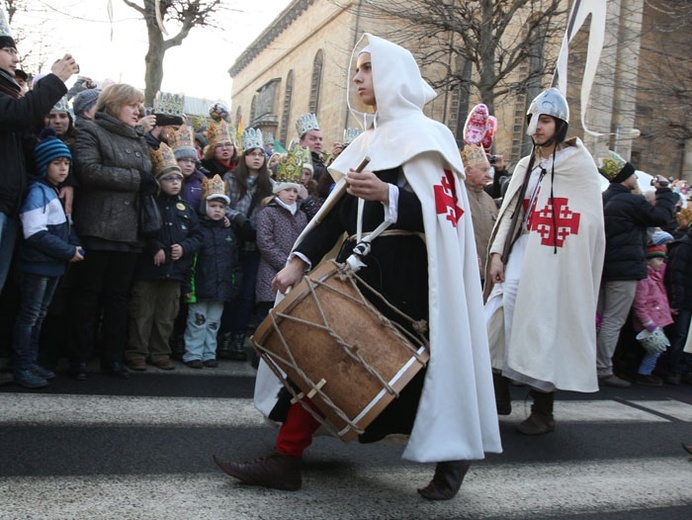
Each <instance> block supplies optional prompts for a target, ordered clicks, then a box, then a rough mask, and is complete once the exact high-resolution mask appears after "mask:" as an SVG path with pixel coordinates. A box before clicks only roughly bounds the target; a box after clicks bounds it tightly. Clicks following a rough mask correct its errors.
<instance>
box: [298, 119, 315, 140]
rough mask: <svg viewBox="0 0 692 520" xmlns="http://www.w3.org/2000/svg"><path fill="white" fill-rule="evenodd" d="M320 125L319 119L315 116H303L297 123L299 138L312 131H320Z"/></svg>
mask: <svg viewBox="0 0 692 520" xmlns="http://www.w3.org/2000/svg"><path fill="white" fill-rule="evenodd" d="M319 129H320V125H319V123H318V122H317V117H316V116H315V114H303V115H302V116H300V118H299V119H298V120H297V121H296V131H297V132H298V137H303V136H304V135H305V134H306V133H308V132H309V131H310V130H319Z"/></svg>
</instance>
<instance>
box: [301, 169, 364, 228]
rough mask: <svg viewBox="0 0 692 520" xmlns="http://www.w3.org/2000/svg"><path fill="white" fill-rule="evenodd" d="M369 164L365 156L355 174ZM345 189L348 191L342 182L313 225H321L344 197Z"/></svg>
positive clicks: (345, 183) (346, 185) (346, 184)
mask: <svg viewBox="0 0 692 520" xmlns="http://www.w3.org/2000/svg"><path fill="white" fill-rule="evenodd" d="M369 162H370V157H368V156H367V155H366V156H365V157H364V158H363V160H362V161H360V164H359V165H358V166H357V167H356V170H355V171H356V173H360V172H362V171H363V170H364V169H365V167H366V166H367V165H368V163H369ZM325 175H329V174H327V173H326V174H325ZM347 189H348V183H347V182H344V183H343V184H342V185H341V186H339V188H338V189H337V192H336V193H335V194H334V196H333V197H332V198H331V200H329V202H328V203H325V205H324V206H322V212H321V215H320V216H319V218H316V219H315V224H321V223H322V220H323V219H324V217H326V216H327V215H328V214H329V212H330V211H331V210H332V209H333V208H334V206H335V205H336V203H337V202H339V199H341V197H343V196H344V193H346V190H347Z"/></svg>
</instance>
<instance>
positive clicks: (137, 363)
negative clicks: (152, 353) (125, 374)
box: [125, 358, 147, 372]
mask: <svg viewBox="0 0 692 520" xmlns="http://www.w3.org/2000/svg"><path fill="white" fill-rule="evenodd" d="M125 365H127V368H129V369H130V370H136V371H137V372H144V371H145V370H146V369H147V362H146V361H145V360H144V359H143V358H137V359H128V360H127V361H125Z"/></svg>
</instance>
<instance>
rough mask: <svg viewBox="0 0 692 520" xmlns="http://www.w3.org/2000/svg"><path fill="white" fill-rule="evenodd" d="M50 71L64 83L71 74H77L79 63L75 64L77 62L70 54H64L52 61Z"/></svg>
mask: <svg viewBox="0 0 692 520" xmlns="http://www.w3.org/2000/svg"><path fill="white" fill-rule="evenodd" d="M50 71H51V72H52V73H53V74H55V75H56V76H57V77H59V78H60V79H61V80H62V81H63V83H64V82H66V81H67V80H68V79H70V77H72V75H73V74H77V73H78V72H79V65H77V62H76V61H75V59H74V58H73V57H72V54H65V56H64V57H63V58H62V59H59V60H58V61H56V62H55V63H53V66H52V67H51V69H50Z"/></svg>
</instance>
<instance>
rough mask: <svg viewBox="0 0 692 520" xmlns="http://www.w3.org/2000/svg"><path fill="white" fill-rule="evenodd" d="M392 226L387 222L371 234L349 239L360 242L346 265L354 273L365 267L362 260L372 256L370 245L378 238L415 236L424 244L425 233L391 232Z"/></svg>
mask: <svg viewBox="0 0 692 520" xmlns="http://www.w3.org/2000/svg"><path fill="white" fill-rule="evenodd" d="M390 225H391V224H390V223H389V222H386V221H385V222H382V224H380V225H379V226H377V228H376V229H375V230H374V231H372V232H371V233H362V234H361V233H358V234H356V235H352V236H351V237H349V239H355V240H357V241H358V243H357V244H356V246H355V247H354V248H353V253H352V254H351V256H349V257H348V258H347V259H346V264H347V265H348V266H349V267H350V268H351V269H352V270H353V272H354V273H355V272H357V271H358V270H359V269H360V268H361V267H363V266H364V265H365V264H364V263H363V261H362V258H364V257H366V256H368V255H369V254H370V248H371V246H370V243H371V242H372V241H373V240H375V239H376V238H377V237H387V236H389V237H394V236H409V235H415V236H418V237H419V238H420V239H421V240H423V242H425V235H424V234H423V233H419V232H415V231H405V230H403V229H392V230H389V229H387V227H389V226H390Z"/></svg>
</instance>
